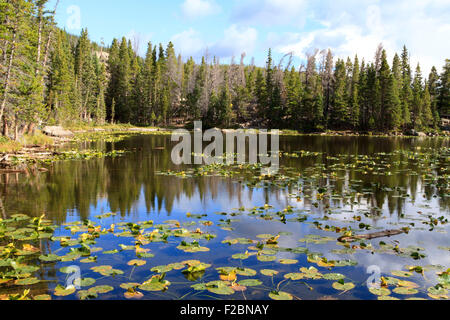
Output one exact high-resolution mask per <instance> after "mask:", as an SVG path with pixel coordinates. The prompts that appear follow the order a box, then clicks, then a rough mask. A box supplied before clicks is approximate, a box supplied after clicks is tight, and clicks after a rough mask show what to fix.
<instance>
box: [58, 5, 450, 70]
mask: <svg viewBox="0 0 450 320" xmlns="http://www.w3.org/2000/svg"><path fill="white" fill-rule="evenodd" d="M54 2H55V0H51V1H50V4H49V6H52V4H53V3H54ZM56 18H57V22H58V25H59V26H60V27H63V28H65V29H66V30H67V31H69V32H70V33H74V34H78V33H80V31H81V28H86V27H87V28H88V30H89V34H90V37H91V39H92V40H94V41H97V42H101V41H104V43H105V44H106V45H109V44H110V43H111V41H112V39H113V38H121V37H122V36H126V37H128V38H130V39H132V40H133V39H135V40H136V41H135V42H136V43H139V48H140V49H139V51H140V53H141V54H143V53H144V52H145V49H146V47H147V42H148V41H151V42H152V43H153V44H157V43H160V42H161V43H163V44H164V45H165V44H167V43H168V41H172V42H174V44H175V47H176V49H177V51H178V52H179V53H181V54H182V55H183V57H188V56H193V57H199V56H201V55H202V54H204V53H205V51H206V49H207V50H208V52H209V55H210V56H211V57H212V56H217V57H220V59H221V62H225V63H228V62H230V61H231V57H232V56H235V57H236V60H237V61H239V58H240V55H241V53H242V52H245V53H246V55H247V58H246V62H248V63H249V62H250V59H251V57H255V61H256V64H258V65H263V64H264V62H265V59H266V55H267V50H268V48H269V47H270V48H272V50H273V52H274V56H275V58H276V59H277V60H279V59H280V58H281V57H282V56H283V55H285V54H287V53H290V52H292V53H293V54H294V56H295V57H296V58H295V60H294V62H295V64H296V66H298V65H299V64H300V63H302V61H304V58H305V56H306V54H308V53H309V52H313V51H314V50H315V49H319V50H323V49H328V48H331V49H332V50H333V52H334V53H335V56H337V57H347V56H351V57H353V56H354V55H355V54H356V53H358V55H359V57H360V58H365V59H366V60H372V59H373V57H374V53H375V50H376V48H377V46H378V44H379V43H383V45H384V47H385V48H386V50H387V52H388V55H389V58H390V59H392V57H393V54H394V52H398V51H400V50H401V47H402V46H403V44H406V45H407V47H408V48H409V49H410V52H411V59H412V63H413V64H416V63H417V61H418V60H420V61H421V65H422V68H423V69H424V72H425V73H428V71H429V70H430V68H431V66H432V65H436V66H437V67H438V68H439V69H440V68H441V67H442V65H443V63H444V61H445V59H446V58H450V54H449V53H450V41H449V38H450V1H448V0H419V1H411V0H394V1H391V0H345V1H344V0H310V1H306V0H166V1H161V0H126V1H119V0H61V1H60V5H59V8H58V11H57V17H56Z"/></svg>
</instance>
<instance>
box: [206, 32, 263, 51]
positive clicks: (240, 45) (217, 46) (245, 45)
mask: <svg viewBox="0 0 450 320" xmlns="http://www.w3.org/2000/svg"><path fill="white" fill-rule="evenodd" d="M257 40H258V32H257V31H256V29H254V28H249V27H238V26H237V25H232V26H230V27H229V28H228V29H226V30H225V31H224V37H223V39H221V40H219V41H218V42H216V43H214V44H213V45H212V46H211V48H210V49H211V54H213V55H216V56H218V57H220V58H229V57H232V56H238V55H240V54H241V53H243V52H245V53H246V54H248V55H249V54H251V53H252V52H253V50H254V49H255V46H256V42H257Z"/></svg>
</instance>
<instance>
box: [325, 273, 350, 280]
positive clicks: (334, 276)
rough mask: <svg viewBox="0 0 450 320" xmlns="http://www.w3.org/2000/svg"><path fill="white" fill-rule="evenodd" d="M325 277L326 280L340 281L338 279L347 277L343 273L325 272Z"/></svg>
mask: <svg viewBox="0 0 450 320" xmlns="http://www.w3.org/2000/svg"><path fill="white" fill-rule="evenodd" d="M323 278H324V279H325V280H334V281H338V280H342V279H345V276H344V275H343V274H340V273H325V274H324V275H323Z"/></svg>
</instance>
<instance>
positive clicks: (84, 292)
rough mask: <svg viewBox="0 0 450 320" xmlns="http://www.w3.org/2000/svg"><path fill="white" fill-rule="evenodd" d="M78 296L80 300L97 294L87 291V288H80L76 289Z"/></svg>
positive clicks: (92, 297)
mask: <svg viewBox="0 0 450 320" xmlns="http://www.w3.org/2000/svg"><path fill="white" fill-rule="evenodd" d="M77 294H78V298H80V300H88V299H96V298H98V294H97V293H96V292H89V291H88V290H80V291H78V293H77Z"/></svg>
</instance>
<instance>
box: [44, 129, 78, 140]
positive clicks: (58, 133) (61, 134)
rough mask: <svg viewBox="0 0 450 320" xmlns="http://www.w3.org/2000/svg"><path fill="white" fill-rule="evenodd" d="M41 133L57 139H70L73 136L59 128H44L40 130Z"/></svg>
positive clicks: (71, 133)
mask: <svg viewBox="0 0 450 320" xmlns="http://www.w3.org/2000/svg"><path fill="white" fill-rule="evenodd" d="M42 132H43V133H44V134H46V135H48V136H51V137H57V138H71V137H73V135H74V134H73V132H71V131H69V130H66V129H64V128H63V127H60V126H53V127H51V126H50V127H45V128H44V129H42Z"/></svg>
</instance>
